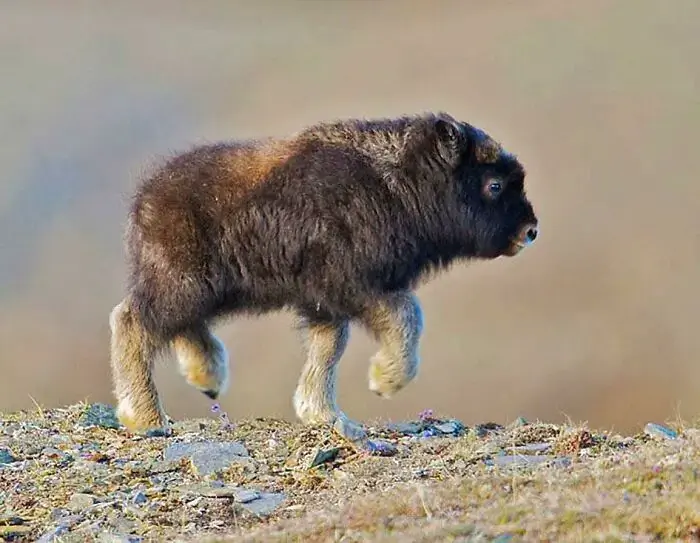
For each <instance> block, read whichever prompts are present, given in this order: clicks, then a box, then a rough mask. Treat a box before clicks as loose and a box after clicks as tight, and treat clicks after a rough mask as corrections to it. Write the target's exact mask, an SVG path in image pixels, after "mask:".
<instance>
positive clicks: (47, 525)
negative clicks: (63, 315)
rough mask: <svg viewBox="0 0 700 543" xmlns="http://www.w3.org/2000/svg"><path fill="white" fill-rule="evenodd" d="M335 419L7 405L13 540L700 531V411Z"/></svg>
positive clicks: (2, 448)
mask: <svg viewBox="0 0 700 543" xmlns="http://www.w3.org/2000/svg"><path fill="white" fill-rule="evenodd" d="M371 433H372V435H373V436H374V437H375V438H381V439H384V440H387V441H389V442H391V443H393V444H394V445H395V446H396V450H395V454H392V455H384V456H379V455H374V456H368V455H366V454H358V453H357V452H356V451H355V450H354V449H353V448H352V447H351V446H350V445H349V444H347V443H345V442H344V441H343V440H342V439H341V438H339V437H338V436H336V435H335V434H333V433H332V431H330V430H329V429H327V428H324V427H315V428H305V427H302V426H300V425H299V424H296V423H290V422H285V421H280V420H271V419H255V420H244V421H235V422H234V424H233V425H230V424H229V423H228V420H227V419H226V418H222V417H221V416H218V417H217V416H216V415H213V416H212V417H211V418H209V419H203V420H187V421H180V422H177V423H176V424H175V430H174V433H173V435H171V436H150V437H142V438H138V437H134V436H130V435H128V434H127V433H126V432H125V431H124V429H123V428H121V427H119V425H118V424H117V423H116V421H115V420H114V415H113V411H112V408H111V407H110V406H106V405H103V404H87V403H81V404H77V405H71V406H67V407H65V408H62V409H50V410H49V409H41V408H39V407H37V408H36V409H33V410H28V411H22V412H15V413H9V414H4V415H0V541H2V540H6V541H43V542H48V541H125V542H126V541H151V540H156V541H166V540H167V541H183V542H184V541H210V542H212V543H213V542H224V541H225V542H228V541H282V540H284V541H290V540H291V541H297V540H299V541H301V540H303V541H305V542H307V543H311V542H316V541H499V542H505V541H580V540H583V539H585V540H587V541H591V540H605V541H611V540H613V541H652V540H693V539H698V538H699V536H700V509H698V507H697V503H698V499H700V485H699V484H698V473H699V471H698V464H699V461H700V427H698V426H697V425H693V424H686V423H680V422H676V423H674V424H668V425H666V426H661V425H654V424H648V425H647V426H646V427H645V428H644V431H640V432H639V434H638V435H631V436H621V435H616V434H613V433H609V432H602V431H601V432H596V431H592V430H590V429H588V428H586V426H585V425H582V424H573V423H572V424H565V425H554V424H547V423H543V422H528V421H525V420H524V419H519V420H516V421H513V422H512V423H510V424H508V425H506V426H501V425H498V424H494V423H485V424H480V425H476V426H473V427H465V426H464V425H463V424H462V423H461V422H460V421H457V420H454V419H449V418H444V417H440V416H438V415H436V414H432V413H430V412H423V413H421V414H419V415H418V417H417V419H416V420H415V421H409V422H401V423H381V424H380V423H376V424H373V426H372V429H371Z"/></svg>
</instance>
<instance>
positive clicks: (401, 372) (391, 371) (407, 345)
mask: <svg viewBox="0 0 700 543" xmlns="http://www.w3.org/2000/svg"><path fill="white" fill-rule="evenodd" d="M363 323H364V324H365V326H366V327H367V328H368V329H369V330H370V331H371V332H372V333H373V334H374V336H375V338H376V339H377V340H378V341H379V342H380V345H381V347H380V349H379V351H377V353H376V354H375V355H374V356H373V357H372V360H371V361H370V367H369V388H370V390H371V391H372V392H375V393H376V394H378V395H380V396H382V397H384V398H390V397H391V396H393V395H394V394H395V393H396V392H398V391H399V390H401V389H402V388H403V387H405V386H406V385H407V384H408V383H409V382H411V381H412V380H413V379H414V378H415V376H416V375H417V373H418V366H419V364H420V357H419V354H418V344H419V340H420V337H421V334H422V332H423V313H422V310H421V307H420V303H419V302H418V298H417V297H416V296H415V295H414V294H413V293H411V292H402V293H398V294H393V295H391V296H389V297H386V298H383V299H381V300H379V301H378V302H377V303H376V305H374V306H373V307H371V308H370V309H369V310H368V311H367V312H366V315H365V317H364V319H363Z"/></svg>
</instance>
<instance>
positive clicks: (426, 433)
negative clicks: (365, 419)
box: [388, 418, 465, 438]
mask: <svg viewBox="0 0 700 543" xmlns="http://www.w3.org/2000/svg"><path fill="white" fill-rule="evenodd" d="M388 429H389V430H391V431H394V432H398V433H400V434H403V435H409V436H421V437H424V438H428V437H436V436H440V435H452V436H458V435H460V434H461V433H462V432H464V429H465V426H464V424H462V423H461V422H460V421H458V420H454V419H451V420H443V421H440V420H436V419H432V418H426V419H424V420H421V421H420V422H414V421H407V422H397V423H393V424H389V425H388Z"/></svg>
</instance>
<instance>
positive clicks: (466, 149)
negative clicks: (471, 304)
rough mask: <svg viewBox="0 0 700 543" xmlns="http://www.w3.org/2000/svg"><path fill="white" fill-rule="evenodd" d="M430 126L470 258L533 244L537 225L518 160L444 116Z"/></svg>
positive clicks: (516, 250) (493, 255) (504, 253)
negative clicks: (446, 175) (448, 182)
mask: <svg viewBox="0 0 700 543" xmlns="http://www.w3.org/2000/svg"><path fill="white" fill-rule="evenodd" d="M430 123H431V124H432V129H433V130H434V132H433V134H434V136H435V139H433V143H434V144H435V145H437V151H438V154H439V156H440V163H441V164H442V166H443V167H444V168H445V169H446V171H447V174H448V179H449V181H450V186H451V198H452V200H453V201H452V203H453V205H452V206H450V207H451V208H452V209H451V213H455V214H456V217H455V219H456V222H457V223H458V230H459V235H460V237H462V240H463V242H464V246H465V248H466V252H467V253H471V254H469V255H468V256H475V257H479V258H496V257H498V256H515V255H516V254H518V253H519V252H520V251H522V250H523V249H524V248H525V247H527V246H528V245H530V244H531V243H533V242H534V241H535V239H536V238H537V234H538V220H537V217H536V215H535V212H534V210H533V207H532V205H531V203H530V201H529V200H528V198H527V196H526V193H525V170H524V168H523V166H522V164H521V163H520V162H519V161H518V159H517V158H516V157H515V156H514V155H512V154H510V153H508V152H507V151H505V150H504V149H503V148H502V147H501V146H500V144H499V143H498V142H496V141H495V140H494V139H492V138H491V137H490V136H489V135H488V134H486V133H484V132H483V131H482V130H480V129H478V128H476V127H474V126H472V125H470V124H468V123H465V122H460V121H458V120H455V119H454V118H452V117H451V116H449V115H447V114H444V113H441V114H439V115H436V116H434V117H431V120H430Z"/></svg>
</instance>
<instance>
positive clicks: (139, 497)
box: [131, 490, 148, 505]
mask: <svg viewBox="0 0 700 543" xmlns="http://www.w3.org/2000/svg"><path fill="white" fill-rule="evenodd" d="M131 501H132V502H134V503H135V504H136V505H143V504H144V503H146V502H148V498H147V497H146V494H144V493H143V492H141V491H140V490H139V491H138V492H136V493H134V496H133V498H131Z"/></svg>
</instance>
